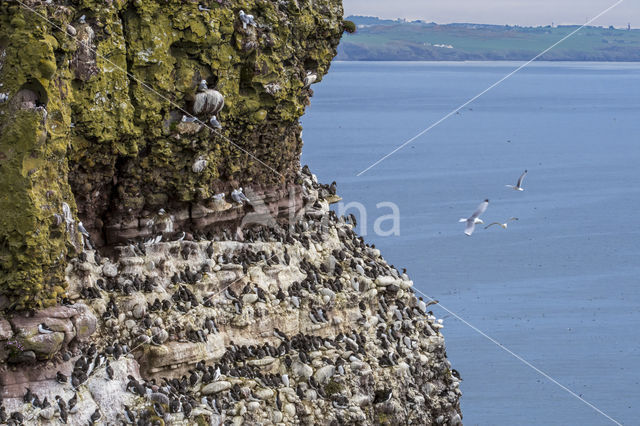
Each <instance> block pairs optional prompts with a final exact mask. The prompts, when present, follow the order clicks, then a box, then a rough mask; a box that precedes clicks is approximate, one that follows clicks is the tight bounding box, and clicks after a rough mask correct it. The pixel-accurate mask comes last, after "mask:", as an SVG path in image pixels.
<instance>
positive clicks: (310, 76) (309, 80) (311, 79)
mask: <svg viewBox="0 0 640 426" xmlns="http://www.w3.org/2000/svg"><path fill="white" fill-rule="evenodd" d="M317 79H318V75H317V74H315V73H312V72H311V71H307V76H306V77H305V78H304V87H309V86H311V85H312V84H313V83H315V82H316V80H317Z"/></svg>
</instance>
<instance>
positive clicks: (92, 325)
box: [71, 303, 98, 341]
mask: <svg viewBox="0 0 640 426" xmlns="http://www.w3.org/2000/svg"><path fill="white" fill-rule="evenodd" d="M74 307H75V308H76V311H77V314H76V315H75V316H74V317H73V318H71V321H72V322H73V326H74V327H75V331H76V339H78V340H79V341H85V340H87V339H88V338H89V336H91V335H92V334H93V333H95V331H96V328H97V326H98V319H97V318H96V316H95V315H94V314H93V312H91V309H89V307H88V306H87V305H85V304H82V303H78V304H76V305H74Z"/></svg>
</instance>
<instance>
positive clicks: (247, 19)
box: [238, 10, 256, 30]
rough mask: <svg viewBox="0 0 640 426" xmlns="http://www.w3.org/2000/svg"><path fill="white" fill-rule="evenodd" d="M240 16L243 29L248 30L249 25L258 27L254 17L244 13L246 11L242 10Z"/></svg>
mask: <svg viewBox="0 0 640 426" xmlns="http://www.w3.org/2000/svg"><path fill="white" fill-rule="evenodd" d="M238 15H239V16H240V20H241V21H242V28H243V29H245V30H246V29H247V25H253V26H254V27H255V26H256V21H255V19H254V18H253V15H247V14H246V13H244V10H241V11H240V13H239V14H238Z"/></svg>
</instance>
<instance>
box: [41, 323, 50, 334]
mask: <svg viewBox="0 0 640 426" xmlns="http://www.w3.org/2000/svg"><path fill="white" fill-rule="evenodd" d="M38 333H40V334H51V333H53V330H52V329H50V328H49V327H48V326H47V324H45V323H42V324H38Z"/></svg>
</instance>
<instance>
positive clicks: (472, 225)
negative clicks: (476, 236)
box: [459, 199, 489, 236]
mask: <svg viewBox="0 0 640 426" xmlns="http://www.w3.org/2000/svg"><path fill="white" fill-rule="evenodd" d="M487 207H489V200H488V199H487V200H484V201H483V202H482V203H480V205H479V206H478V208H477V209H476V211H475V212H473V214H472V215H471V216H469V217H468V218H466V219H465V218H461V219H460V220H459V222H465V223H466V224H467V226H466V228H465V230H464V233H465V234H467V235H469V236H470V235H471V234H473V231H474V230H475V229H476V224H478V223H484V222H483V221H482V219H480V217H479V216H480V215H481V214H482V213H484V212H485V211H486V210H487Z"/></svg>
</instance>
